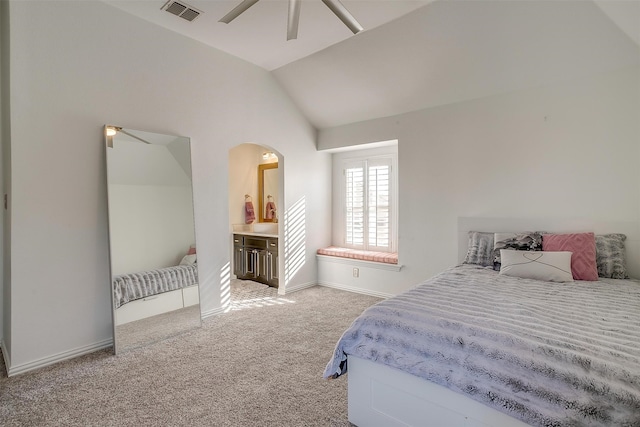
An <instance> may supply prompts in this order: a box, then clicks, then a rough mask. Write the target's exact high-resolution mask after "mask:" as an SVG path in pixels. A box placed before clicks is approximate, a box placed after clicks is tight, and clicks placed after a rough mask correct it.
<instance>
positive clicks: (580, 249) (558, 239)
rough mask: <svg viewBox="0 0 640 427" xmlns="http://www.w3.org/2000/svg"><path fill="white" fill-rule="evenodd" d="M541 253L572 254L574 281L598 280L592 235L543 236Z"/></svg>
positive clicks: (594, 243) (594, 244)
mask: <svg viewBox="0 0 640 427" xmlns="http://www.w3.org/2000/svg"><path fill="white" fill-rule="evenodd" d="M542 250H543V251H568V252H573V256H572V257H571V273H572V274H573V278H574V279H575V280H590V281H595V280H598V268H597V267H596V239H595V236H594V234H593V233H570V234H545V235H543V236H542Z"/></svg>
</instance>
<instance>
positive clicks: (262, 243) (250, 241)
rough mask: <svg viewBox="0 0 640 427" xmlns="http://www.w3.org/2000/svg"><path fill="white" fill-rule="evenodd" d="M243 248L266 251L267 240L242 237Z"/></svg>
mask: <svg viewBox="0 0 640 427" xmlns="http://www.w3.org/2000/svg"><path fill="white" fill-rule="evenodd" d="M244 246H245V247H246V248H247V249H249V248H255V249H267V239H265V238H264V237H251V236H244Z"/></svg>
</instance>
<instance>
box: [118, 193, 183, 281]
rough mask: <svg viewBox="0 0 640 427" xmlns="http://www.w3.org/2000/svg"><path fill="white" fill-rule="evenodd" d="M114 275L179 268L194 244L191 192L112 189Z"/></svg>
mask: <svg viewBox="0 0 640 427" xmlns="http://www.w3.org/2000/svg"><path fill="white" fill-rule="evenodd" d="M109 222H110V224H109V226H110V228H109V232H110V239H111V240H110V245H111V265H112V269H113V270H112V273H113V274H114V275H117V274H124V273H136V272H139V271H146V270H153V269H156V268H162V267H170V266H173V265H178V264H179V263H180V261H181V260H182V257H184V256H185V255H186V254H187V252H188V250H189V246H190V245H193V244H195V236H194V229H193V203H192V199H191V188H189V187H179V186H157V185H115V184H110V185H109Z"/></svg>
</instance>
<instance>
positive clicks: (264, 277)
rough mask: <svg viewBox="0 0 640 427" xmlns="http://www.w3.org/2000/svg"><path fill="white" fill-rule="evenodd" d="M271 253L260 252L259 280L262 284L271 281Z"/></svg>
mask: <svg viewBox="0 0 640 427" xmlns="http://www.w3.org/2000/svg"><path fill="white" fill-rule="evenodd" d="M268 254H269V252H267V251H259V252H258V254H257V256H258V278H259V279H260V281H261V282H263V283H267V282H268V280H269V258H268V256H267V255H268Z"/></svg>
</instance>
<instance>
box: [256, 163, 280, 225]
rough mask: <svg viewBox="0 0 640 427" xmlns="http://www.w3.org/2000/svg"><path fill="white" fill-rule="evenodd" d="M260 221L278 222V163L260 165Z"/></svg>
mask: <svg viewBox="0 0 640 427" xmlns="http://www.w3.org/2000/svg"><path fill="white" fill-rule="evenodd" d="M258 199H259V205H260V206H259V211H260V215H259V217H258V221H259V222H278V163H266V164H263V165H258Z"/></svg>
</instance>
